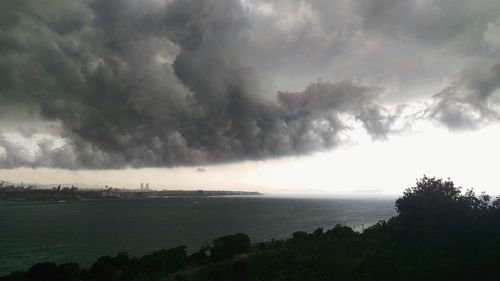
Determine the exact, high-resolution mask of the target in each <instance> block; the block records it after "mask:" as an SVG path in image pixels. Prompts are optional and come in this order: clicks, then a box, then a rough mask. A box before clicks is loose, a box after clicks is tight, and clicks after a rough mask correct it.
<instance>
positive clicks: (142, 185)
mask: <svg viewBox="0 0 500 281" xmlns="http://www.w3.org/2000/svg"><path fill="white" fill-rule="evenodd" d="M143 189H144V183H143V182H141V190H143Z"/></svg>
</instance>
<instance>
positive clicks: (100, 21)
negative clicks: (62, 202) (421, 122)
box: [0, 0, 500, 169]
mask: <svg viewBox="0 0 500 281" xmlns="http://www.w3.org/2000/svg"><path fill="white" fill-rule="evenodd" d="M330 2H331V1H326V0H324V1H323V0H314V1H299V0H294V1H284V0H283V1H280V0H277V1H257V0H254V1H251V0H213V1H201V0H178V1H177V0H168V1H167V0H141V1H139V0H40V1H29V0H5V1H2V2H1V3H0V11H1V12H0V19H1V20H0V106H1V108H2V109H3V110H4V111H9V113H8V114H7V113H5V114H4V115H3V116H5V117H2V115H0V118H4V120H6V118H7V116H8V117H9V118H10V119H9V120H10V121H4V123H6V124H10V125H9V127H11V128H7V127H4V128H3V130H2V129H0V166H1V167H7V168H15V167H20V166H29V167H40V166H48V167H59V168H70V169H78V168H90V169H104V168H122V167H126V166H131V167H151V166H177V165H199V164H210V163H219V162H228V161H238V160H245V159H266V158H270V157H279V156H286V155H298V154H305V153H309V152H313V151H318V150H324V149H329V148H333V147H335V146H336V145H337V144H338V143H339V141H340V138H341V135H342V134H344V133H346V132H349V130H350V129H351V126H352V125H353V124H352V122H357V123H359V124H361V125H362V126H363V127H364V128H365V130H366V132H367V133H368V134H369V135H371V136H372V137H373V138H385V137H386V135H387V134H388V133H391V132H394V130H395V129H394V128H393V125H394V124H395V122H396V120H397V119H398V118H401V116H400V115H401V113H400V112H399V111H398V108H395V109H394V108H393V106H390V105H385V106H383V105H382V104H383V102H382V100H384V99H385V100H387V101H389V102H391V101H392V102H394V101H396V102H398V103H399V102H409V101H411V100H414V99H415V98H419V99H420V98H424V97H423V96H416V95H415V94H414V93H415V92H418V91H417V90H418V89H419V88H418V87H416V86H415V85H420V84H426V85H431V86H432V85H441V84H442V81H443V80H444V79H447V78H449V77H450V75H452V74H455V73H457V72H459V69H457V68H462V69H463V71H461V72H460V73H459V74H458V76H456V77H455V78H453V79H452V80H453V81H454V82H451V84H450V85H449V86H446V87H445V88H444V90H442V91H440V93H439V94H437V95H435V96H434V99H433V102H432V105H431V106H430V107H429V108H428V109H427V111H426V113H427V116H428V117H429V118H433V119H435V120H437V121H439V122H442V123H443V124H446V125H448V126H450V127H451V128H471V127H475V126H476V125H477V124H478V123H479V122H481V121H484V120H486V119H487V120H496V119H498V107H497V106H498V95H497V94H498V91H497V90H498V86H499V84H500V77H499V73H500V71H499V69H500V67H498V65H499V64H498V63H493V64H492V63H489V64H484V63H481V62H484V61H485V60H486V61H492V60H493V61H494V60H495V56H496V55H498V50H499V49H500V48H498V46H497V45H498V42H499V41H498V38H497V37H498V36H496V32H495V30H497V29H498V26H499V24H498V19H497V18H496V17H497V15H498V13H495V12H498V11H500V10H499V8H500V4H496V1H484V3H483V4H482V5H481V6H479V7H476V9H474V10H473V11H474V12H473V13H472V12H470V11H471V9H470V4H469V2H468V1H458V2H459V3H458V4H457V3H452V2H453V1H440V2H439V3H431V1H418V3H419V4H418V5H417V4H415V3H416V2H415V1H388V0H377V1H370V2H369V3H368V2H366V1H347V0H344V1H338V3H330ZM457 18H458V19H457ZM436 27H439V28H436ZM478 42H480V43H478ZM443 54H447V55H446V56H444V55H443ZM464 56H465V57H467V60H466V63H462V62H461V61H462V60H459V59H458V58H463V57H464ZM419 73H420V74H419ZM318 77H325V80H318V81H317V82H314V83H311V81H316V80H317V78H318ZM323 81H335V82H323ZM429 87H430V86H429ZM403 88H404V89H408V91H402V90H401V89H403ZM431 94H432V92H431V93H426V96H430V95H431ZM391 108H393V109H391ZM13 109H15V110H13ZM13 111H14V112H13ZM16 112H20V113H16ZM17 115H20V116H21V117H17ZM25 115H29V118H28V117H26V118H25V117H23V116H25ZM7 119H8V118H7ZM33 122H35V123H37V122H50V123H54V124H57V125H56V127H57V129H54V128H53V127H52V129H50V128H44V125H40V126H35V127H36V128H33V126H31V127H30V129H25V132H24V138H27V139H32V140H34V141H32V142H31V143H30V144H28V145H24V144H23V143H22V142H20V141H19V140H20V139H23V138H22V136H16V133H19V130H18V128H19V127H23V128H26V126H24V125H22V126H21V125H19V126H17V125H15V124H17V123H19V124H26V123H33ZM41 127H43V128H41ZM40 131H41V132H40ZM13 132H14V133H13ZM53 136H56V137H57V138H59V139H57V140H54V137H53ZM26 147H30V149H27V148H26Z"/></svg>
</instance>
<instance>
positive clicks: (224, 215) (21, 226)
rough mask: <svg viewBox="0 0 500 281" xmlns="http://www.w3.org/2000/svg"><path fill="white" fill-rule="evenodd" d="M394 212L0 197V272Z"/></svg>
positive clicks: (257, 236)
mask: <svg viewBox="0 0 500 281" xmlns="http://www.w3.org/2000/svg"><path fill="white" fill-rule="evenodd" d="M394 214H395V212H394V199H293V198H276V197H268V196H264V197H260V196H256V197H217V198H177V199H173V198H172V199H145V200H130V201H128V200H127V201H126V200H123V201H94V202H73V203H49V204H28V203H12V202H11V203H8V202H0V276H2V275H5V274H7V273H10V272H12V271H14V270H22V269H26V268H28V267H29V266H30V265H32V264H34V263H37V262H42V261H54V262H57V263H61V262H68V261H75V262H78V263H80V264H81V265H83V266H89V265H90V264H92V263H93V262H94V261H95V260H96V259H97V258H98V257H100V256H103V255H115V254H117V253H119V252H123V251H126V252H128V253H129V254H131V255H143V254H145V253H148V252H151V251H154V250H158V249H161V248H170V247H173V246H177V245H187V246H188V250H189V251H195V250H197V249H198V248H199V247H200V246H202V245H205V244H208V243H210V241H212V240H213V239H214V238H217V237H219V236H222V235H226V234H232V233H236V232H244V233H247V234H248V235H249V236H250V238H251V239H252V241H253V242H259V241H265V240H270V239H272V238H287V237H290V236H291V234H292V233H293V232H295V231H298V230H304V231H313V230H315V229H316V228H318V227H323V228H325V230H326V229H329V228H332V227H333V226H334V225H336V224H338V223H340V224H344V225H348V226H352V227H354V228H356V229H358V230H360V229H361V228H362V227H367V226H369V225H371V224H374V223H376V222H377V221H379V220H382V219H387V218H389V217H391V216H393V215H394Z"/></svg>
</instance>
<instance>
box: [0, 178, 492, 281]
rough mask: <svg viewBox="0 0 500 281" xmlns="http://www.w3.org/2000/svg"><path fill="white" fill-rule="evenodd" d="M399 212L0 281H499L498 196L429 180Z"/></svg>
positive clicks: (36, 269) (39, 268)
mask: <svg viewBox="0 0 500 281" xmlns="http://www.w3.org/2000/svg"><path fill="white" fill-rule="evenodd" d="M395 207H396V210H397V212H398V214H397V216H395V217H392V218H390V219H389V220H387V221H380V222H379V223H377V224H375V225H373V226H371V227H369V228H367V229H364V230H363V231H362V232H356V231H354V230H353V229H351V228H350V227H347V226H341V225H337V226H335V227H334V228H332V229H329V230H327V231H324V230H323V229H322V228H318V229H317V230H316V231H314V232H312V233H306V232H303V231H297V232H295V233H293V234H292V236H291V237H290V238H288V239H284V240H274V239H273V240H270V241H263V242H260V243H251V240H250V238H249V237H248V236H247V235H246V234H244V233H236V234H232V235H226V236H222V237H219V238H217V239H215V240H213V243H211V244H210V245H206V246H203V247H201V248H200V249H199V250H198V251H196V252H194V253H192V254H189V255H188V252H187V251H186V247H185V246H178V247H174V248H171V249H163V250H158V251H155V252H152V253H150V254H147V255H145V256H142V257H134V256H129V255H128V254H127V253H120V254H118V255H116V256H103V257H101V258H99V259H98V260H97V261H96V262H95V263H94V264H93V265H92V266H90V267H89V268H81V267H80V265H79V264H77V263H64V264H59V265H58V264H55V263H54V262H50V261H48V262H42V263H37V264H35V265H33V266H32V267H31V268H29V269H27V270H25V271H17V272H13V273H11V274H10V275H7V276H4V277H0V281H41V280H42V281H45V280H46V281H49V280H50V281H163V280H165V281H207V280H214V281H251V280H261V281H275V280H297V281H299V280H300V281H328V280H344V281H380V280H387V281H399V280H413V281H433V280H436V281H443V280H453V281H457V280H482V281H483V280H498V278H499V276H500V267H499V266H498V262H499V261H500V197H497V198H491V197H490V196H488V195H486V194H484V193H483V194H481V195H476V194H475V193H474V192H473V191H472V190H467V191H465V192H464V193H462V191H461V189H460V188H459V187H455V186H454V184H453V182H451V181H443V180H439V179H435V178H427V177H424V178H422V179H421V180H419V181H418V182H417V185H416V186H414V187H411V188H408V189H406V191H405V192H404V194H403V196H402V197H400V198H399V199H398V200H396V204H395Z"/></svg>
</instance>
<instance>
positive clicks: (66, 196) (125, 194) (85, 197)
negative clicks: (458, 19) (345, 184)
mask: <svg viewBox="0 0 500 281" xmlns="http://www.w3.org/2000/svg"><path fill="white" fill-rule="evenodd" d="M256 195H263V194H262V193H260V192H257V191H227V190H159V191H158V190H150V191H140V190H139V191H138V190H120V189H116V188H107V189H101V190H93V189H78V188H75V187H72V188H63V189H61V188H53V189H27V188H19V187H5V188H1V189H0V201H10V202H39V203H43V202H53V203H57V202H60V203H65V202H75V201H78V202H81V201H108V200H135V199H170V198H190V197H221V196H256Z"/></svg>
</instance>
